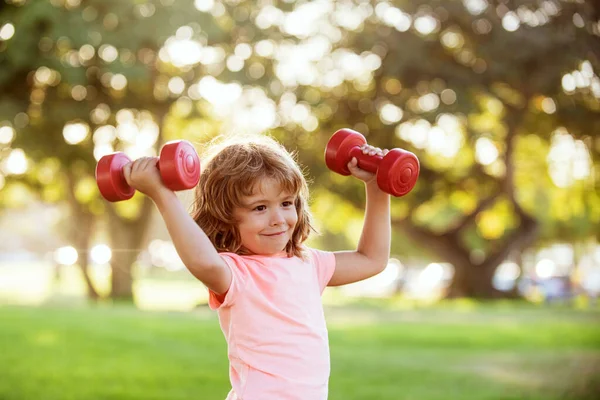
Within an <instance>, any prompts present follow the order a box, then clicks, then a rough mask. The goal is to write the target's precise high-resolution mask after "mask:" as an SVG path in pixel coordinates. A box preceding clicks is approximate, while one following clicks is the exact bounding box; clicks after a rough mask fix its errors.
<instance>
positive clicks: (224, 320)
mask: <svg viewBox="0 0 600 400" xmlns="http://www.w3.org/2000/svg"><path fill="white" fill-rule="evenodd" d="M307 253H308V256H307V257H306V260H302V259H301V258H299V257H291V258H288V257H287V256H286V255H285V253H281V254H278V255H275V256H256V255H253V256H239V255H237V254H234V253H221V257H222V258H223V259H224V260H225V262H226V263H227V265H228V266H229V268H230V269H231V272H232V280H231V285H230V287H229V290H228V292H227V294H226V295H225V299H224V301H223V302H222V303H221V302H220V301H219V298H218V296H217V295H216V294H215V293H213V292H212V291H209V293H210V297H209V305H210V307H211V308H212V309H213V310H218V315H219V323H220V325H221V329H222V331H223V334H224V335H225V339H226V340H227V347H228V357H229V377H230V380H231V386H232V390H231V392H229V395H228V396H227V400H306V399H310V400H324V399H327V387H328V382H329V343H328V337H327V327H326V325H325V317H324V315H323V305H322V303H321V294H322V293H323V290H324V289H325V287H326V286H327V283H328V282H329V280H330V279H331V276H332V275H333V271H334V269H335V256H334V254H333V253H331V252H325V251H320V250H315V249H311V248H308V249H307Z"/></svg>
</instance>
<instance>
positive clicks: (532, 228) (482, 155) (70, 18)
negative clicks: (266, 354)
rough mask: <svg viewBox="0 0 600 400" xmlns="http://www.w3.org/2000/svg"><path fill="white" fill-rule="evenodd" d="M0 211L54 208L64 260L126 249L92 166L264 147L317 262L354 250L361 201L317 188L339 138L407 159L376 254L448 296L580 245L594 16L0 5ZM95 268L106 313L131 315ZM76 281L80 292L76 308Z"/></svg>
mask: <svg viewBox="0 0 600 400" xmlns="http://www.w3.org/2000/svg"><path fill="white" fill-rule="evenodd" d="M0 7H1V8H0V91H1V93H2V96H1V97H0V164H2V167H1V168H0V193H1V196H0V207H1V208H0V210H9V209H11V208H15V207H23V206H26V205H27V204H28V203H30V202H33V201H36V200H41V201H44V202H49V203H64V204H67V205H68V210H69V215H68V217H66V218H65V220H64V222H63V223H62V225H61V229H62V232H63V233H64V235H65V238H66V240H68V241H69V242H70V243H72V245H73V246H74V247H76V248H77V249H80V250H81V251H82V252H83V253H87V251H88V250H89V248H90V246H91V244H92V239H93V237H94V235H96V234H97V229H98V226H100V225H102V226H107V227H108V228H107V229H106V231H107V235H108V237H109V238H110V245H111V246H112V247H114V248H120V249H123V248H129V249H139V248H141V247H142V246H143V245H144V244H145V240H147V237H146V236H147V235H146V234H147V230H148V226H149V221H150V218H149V216H150V214H151V212H153V205H152V203H151V201H150V200H149V199H148V198H146V197H144V196H141V195H136V196H134V198H133V199H131V200H129V201H126V202H122V203H115V204H109V203H107V202H106V201H104V200H102V199H101V197H100V195H99V192H98V190H97V187H96V185H95V180H94V170H95V166H96V163H97V160H98V159H99V157H100V156H102V155H104V154H107V153H110V152H112V151H126V152H127V153H128V154H129V155H130V156H132V157H136V156H141V155H152V154H157V152H158V150H159V149H160V147H161V146H162V145H163V144H164V143H165V142H166V141H169V140H173V139H187V140H190V141H191V142H193V143H194V144H196V145H197V146H198V149H199V150H201V149H202V147H203V145H204V144H205V143H207V142H208V141H210V140H211V139H212V138H213V137H215V136H217V135H219V134H222V133H225V134H232V133H240V132H242V133H266V134H270V135H272V136H274V137H275V138H277V139H278V140H280V141H281V142H282V143H283V144H284V145H286V147H288V148H289V149H291V150H293V151H296V152H297V158H298V160H299V162H300V163H301V164H302V165H303V167H305V168H306V172H307V175H308V177H309V178H310V180H311V188H312V199H311V204H312V209H313V212H314V214H315V216H316V217H317V219H318V220H319V225H320V226H319V228H320V230H321V231H322V233H323V235H322V236H320V237H319V238H318V239H317V240H319V241H320V244H322V246H323V247H324V248H329V249H332V250H333V249H339V248H340V247H350V246H353V245H354V244H355V241H356V239H357V232H356V231H357V230H358V231H359V229H355V227H360V221H361V218H362V211H361V208H362V207H363V204H364V191H363V190H362V187H361V185H360V184H359V183H358V182H353V181H352V180H350V179H348V178H345V177H341V176H339V175H336V174H334V173H332V172H331V171H328V170H327V168H326V167H325V165H324V161H323V151H324V148H325V145H326V143H327V141H328V139H329V137H330V136H331V134H332V133H333V132H334V131H335V130H337V129H339V128H342V127H349V128H352V129H355V130H357V131H359V132H362V133H363V134H364V135H365V136H366V137H367V139H368V141H369V143H370V144H373V145H376V146H378V147H381V148H394V147H400V148H405V149H407V150H409V151H412V152H414V153H415V154H416V155H417V156H418V157H419V160H420V165H421V175H420V178H419V181H418V183H417V186H416V187H415V189H414V190H413V191H412V192H411V193H410V194H408V195H407V196H405V197H402V198H394V199H392V209H393V218H392V225H393V228H394V239H393V248H392V252H393V253H394V254H399V255H403V254H404V255H406V256H407V257H424V258H429V259H435V260H443V261H447V262H450V263H452V265H453V266H454V268H455V274H454V277H453V281H452V283H451V285H450V288H449V292H448V296H449V297H463V296H466V297H476V298H494V297H499V296H514V295H515V294H516V293H506V292H502V293H501V292H499V291H498V290H496V289H495V288H494V287H493V286H492V277H493V275H494V272H495V270H496V269H497V267H498V266H499V265H500V264H501V263H502V262H503V261H504V260H506V259H507V258H509V257H518V255H519V254H520V253H522V252H523V251H525V250H527V249H530V248H535V247H538V246H542V245H544V244H548V243H554V242H570V243H584V242H586V241H589V240H600V237H599V236H598V235H599V232H600V191H599V190H598V174H599V173H600V169H599V167H600V158H599V154H600V138H599V137H598V136H597V132H599V131H600V118H598V115H599V112H600V78H599V77H598V71H599V69H600V46H598V42H599V36H600V22H599V19H600V8H598V6H597V5H595V3H594V2H584V1H559V0H544V1H511V2H488V1H487V0H464V1H456V0H455V1H450V0H448V1H441V0H438V1H427V2H425V1H421V0H417V1H395V2H387V1H375V0H373V1H367V0H365V1H360V0H354V1H337V2H334V1H331V0H321V1H298V2H293V1H246V0H223V1H221V0H196V1H182V0H160V1H158V0H149V1H142V0H88V1H82V0H49V1H45V0H44V1H42V0H40V1H27V0H11V1H7V2H5V3H4V4H3V5H2V6H0ZM137 255H138V254H137V252H136V251H130V252H115V253H114V254H113V258H112V260H111V264H112V277H111V280H112V281H111V283H112V292H111V297H113V298H122V299H128V298H131V296H132V276H133V274H132V266H133V264H134V262H135V260H136V258H137ZM79 265H80V267H81V268H82V271H83V272H84V276H86V277H87V284H88V293H89V296H90V297H91V298H98V292H97V290H96V289H95V288H94V285H93V283H92V281H91V280H90V279H89V274H87V269H88V265H87V260H86V259H85V257H82V258H80V262H79Z"/></svg>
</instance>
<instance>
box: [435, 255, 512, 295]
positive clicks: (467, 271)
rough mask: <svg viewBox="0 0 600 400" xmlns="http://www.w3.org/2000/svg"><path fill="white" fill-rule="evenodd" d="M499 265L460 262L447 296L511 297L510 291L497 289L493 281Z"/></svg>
mask: <svg viewBox="0 0 600 400" xmlns="http://www.w3.org/2000/svg"><path fill="white" fill-rule="evenodd" d="M496 268H497V265H496V266H494V265H491V264H488V265H485V264H484V265H473V264H471V263H469V264H458V265H455V266H454V276H453V277H452V282H451V283H450V286H449V287H448V291H447V292H446V297H447V298H459V297H471V298H477V299H497V298H503V297H509V295H508V293H506V292H502V291H500V290H498V289H496V288H495V287H494V286H493V284H492V282H493V278H494V272H495V271H496Z"/></svg>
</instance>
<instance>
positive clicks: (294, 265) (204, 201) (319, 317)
mask: <svg viewBox="0 0 600 400" xmlns="http://www.w3.org/2000/svg"><path fill="white" fill-rule="evenodd" d="M363 153H365V154H370V155H374V154H379V155H384V154H386V153H387V150H386V151H381V150H380V149H378V148H374V147H372V146H368V145H365V146H363ZM156 162H157V159H156V158H152V157H147V158H143V159H139V160H136V161H134V162H133V163H130V164H128V165H127V166H125V167H124V168H123V170H124V175H125V179H126V180H127V182H128V183H129V184H130V185H131V186H132V187H134V188H135V189H137V190H139V191H141V192H143V193H145V194H146V195H148V196H150V197H151V198H152V200H153V201H154V202H155V204H156V206H157V207H158V210H159V211H160V213H161V215H162V217H163V218H164V221H165V223H166V226H167V229H168V231H169V234H170V235H171V238H172V240H173V243H174V245H175V248H176V249H177V252H178V254H179V256H180V257H181V260H182V261H183V263H184V264H185V265H186V267H187V268H188V269H189V271H190V272H191V273H192V274H193V275H194V276H195V277H196V278H198V279H199V280H200V281H202V282H203V283H204V284H205V285H206V286H207V288H208V289H209V296H210V297H209V305H210V307H211V308H212V309H215V310H217V312H218V316H219V323H220V325H221V329H222V331H223V334H224V335H225V339H226V341H227V345H228V357H229V363H230V368H229V375H230V380H231V385H232V390H231V391H230V393H229V395H228V397H227V400H234V399H236V400H242V399H243V400H271V399H272V400H287V399H289V400H292V399H293V400H296V399H297V400H321V399H327V393H328V390H327V388H328V380H329V371H330V365H329V364H330V362H329V345H328V337H327V328H326V325H325V319H324V315H323V306H322V303H321V293H322V292H323V290H324V289H325V286H337V285H344V284H347V283H351V282H356V281H360V280H363V279H366V278H369V277H371V276H373V275H375V274H377V273H379V272H381V271H382V270H383V269H384V268H385V266H386V265H387V261H388V258H389V253H390V234H391V233H390V232H391V227H390V199H389V195H388V194H386V193H384V192H382V191H381V190H380V189H379V188H378V186H377V183H376V179H375V177H374V175H373V174H371V173H369V172H366V171H364V170H361V169H360V168H358V167H357V160H356V158H353V159H352V161H351V162H350V163H349V164H348V168H349V170H350V171H351V172H352V175H354V176H355V177H357V178H358V179H361V180H362V181H364V182H365V187H366V195H367V204H366V213H365V221H364V227H363V231H362V235H361V238H360V241H359V243H358V247H357V250H356V251H342V252H326V251H320V250H315V249H312V248H308V247H306V246H305V245H304V244H303V243H304V241H305V240H306V239H307V238H308V236H309V233H310V231H311V230H312V226H311V215H310V212H309V210H308V205H307V200H308V187H307V183H306V181H305V179H304V176H303V174H302V172H301V170H300V168H299V167H298V165H297V164H296V162H295V161H294V159H293V157H292V156H291V155H290V154H289V153H288V152H287V151H286V150H285V149H284V148H283V147H282V146H281V145H279V144H278V143H276V142H275V141H274V140H272V139H270V138H267V137H258V138H252V139H250V140H247V139H246V140H240V139H233V140H230V141H228V142H225V143H222V144H221V145H219V146H215V147H213V148H212V152H211V154H210V155H209V156H208V157H207V158H203V171H202V173H201V176H200V182H199V184H198V187H197V189H196V197H197V199H196V203H195V210H194V212H193V217H192V218H191V217H190V216H189V215H188V213H187V212H186V210H185V209H184V207H183V206H182V204H181V203H180V202H179V201H178V199H177V197H176V196H175V194H174V193H173V192H172V191H170V190H169V189H167V188H166V187H165V186H164V185H163V184H162V182H161V180H160V175H159V173H158V170H157V168H156V167H155V166H156Z"/></svg>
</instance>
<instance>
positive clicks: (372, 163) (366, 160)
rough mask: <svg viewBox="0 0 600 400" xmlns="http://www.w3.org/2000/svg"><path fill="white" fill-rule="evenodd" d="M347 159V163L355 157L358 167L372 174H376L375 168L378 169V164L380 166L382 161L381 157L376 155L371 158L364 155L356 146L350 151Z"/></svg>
mask: <svg viewBox="0 0 600 400" xmlns="http://www.w3.org/2000/svg"><path fill="white" fill-rule="evenodd" d="M349 157H350V159H349V160H348V161H350V160H352V158H353V157H356V160H357V161H358V167H359V168H360V169H364V170H365V171H369V172H372V173H376V172H377V168H379V164H381V160H383V156H379V155H377V154H375V155H372V156H370V155H368V154H364V153H363V152H362V150H361V149H360V147H358V146H355V147H353V148H352V149H351V150H350V154H349Z"/></svg>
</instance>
